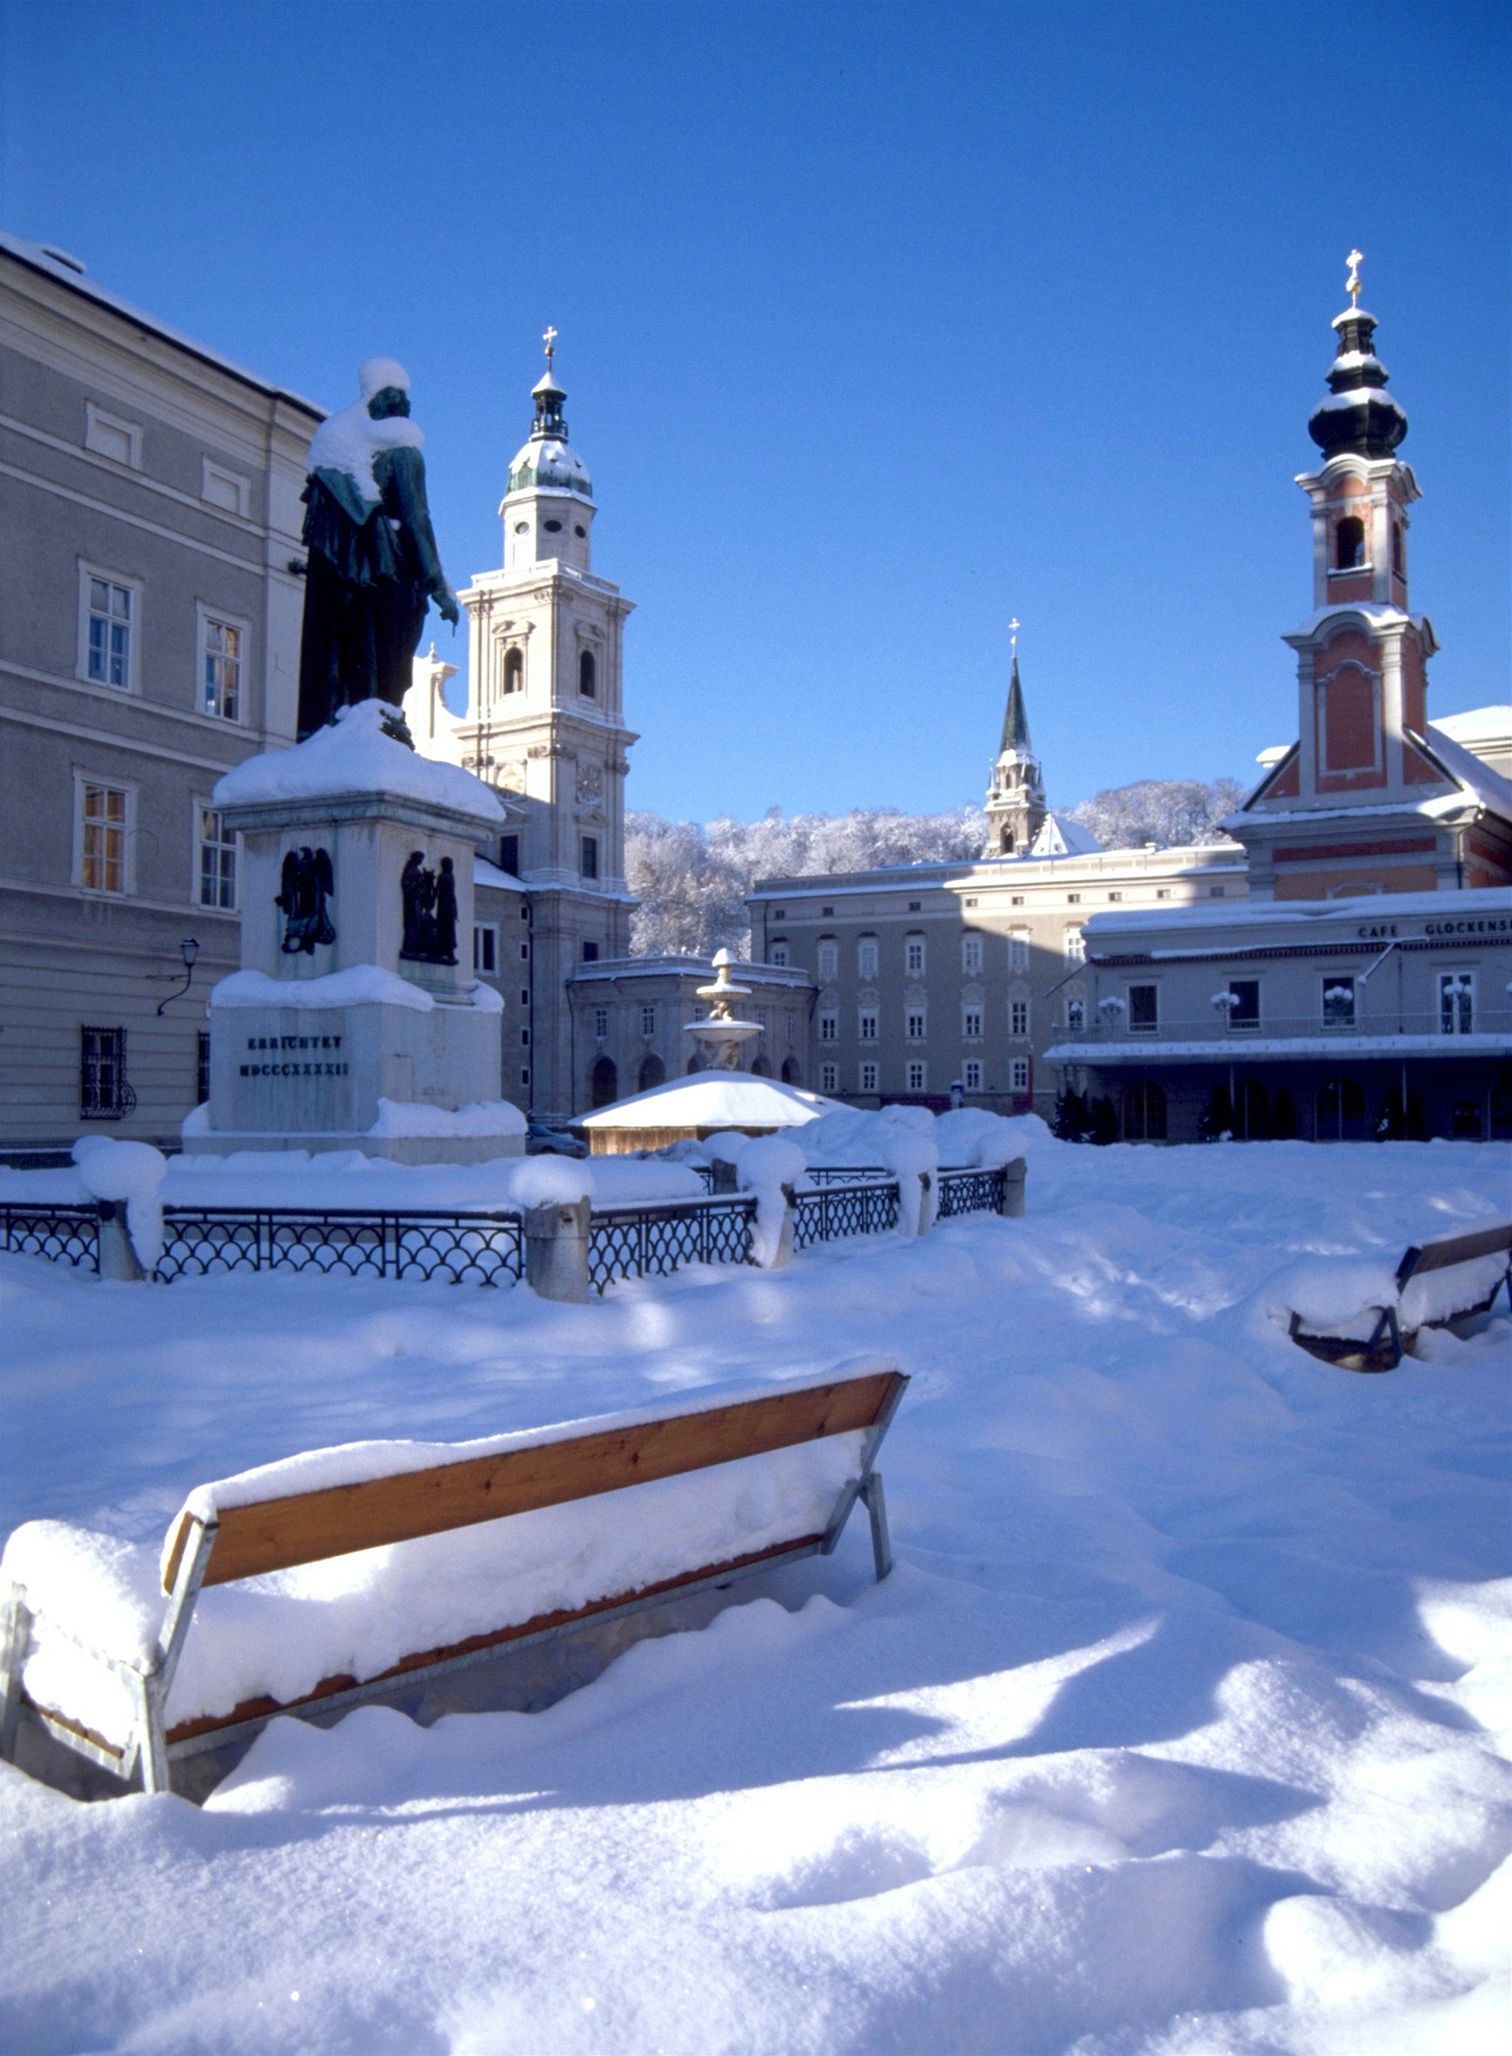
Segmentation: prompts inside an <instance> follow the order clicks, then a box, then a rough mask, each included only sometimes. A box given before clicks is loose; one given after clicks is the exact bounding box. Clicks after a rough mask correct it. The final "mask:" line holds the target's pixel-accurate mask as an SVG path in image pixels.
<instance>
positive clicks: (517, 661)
mask: <svg viewBox="0 0 1512 2056" xmlns="http://www.w3.org/2000/svg"><path fill="white" fill-rule="evenodd" d="M504 690H505V692H523V691H524V690H525V652H524V651H523V650H522V649H519V648H515V649H512V650H506V651H505V652H504Z"/></svg>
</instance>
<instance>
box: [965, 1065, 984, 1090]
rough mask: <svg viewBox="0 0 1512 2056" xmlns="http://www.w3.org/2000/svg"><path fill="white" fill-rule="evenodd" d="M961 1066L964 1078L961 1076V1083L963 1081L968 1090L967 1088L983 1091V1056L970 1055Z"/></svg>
mask: <svg viewBox="0 0 1512 2056" xmlns="http://www.w3.org/2000/svg"><path fill="white" fill-rule="evenodd" d="M961 1068H962V1078H961V1083H962V1084H963V1085H964V1086H965V1088H966V1090H967V1091H968V1092H980V1091H981V1089H982V1060H981V1058H980V1057H968V1058H967V1059H966V1062H965V1063H964V1064H963V1065H962V1067H961Z"/></svg>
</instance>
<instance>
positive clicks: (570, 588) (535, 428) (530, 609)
mask: <svg viewBox="0 0 1512 2056" xmlns="http://www.w3.org/2000/svg"><path fill="white" fill-rule="evenodd" d="M545 341H546V370H545V373H544V375H543V376H542V377H541V378H540V380H539V381H538V382H537V384H536V386H535V389H534V391H533V392H532V394H531V398H532V401H533V402H534V408H535V419H534V421H533V423H532V426H531V430H530V434H529V436H528V437H527V439H526V441H525V443H524V444H523V445H522V447H521V448H520V449H519V450H518V451H517V452H516V454H515V457H514V460H513V462H512V463H511V464H510V467H509V476H508V481H507V485H506V488H505V493H504V498H503V500H502V501H501V502H500V505H499V514H500V517H501V519H502V521H503V525H504V537H503V542H504V547H503V565H502V568H501V569H499V570H497V571H486V572H480V573H479V574H478V575H477V576H476V577H475V578H474V579H473V581H472V583H471V584H470V585H469V586H467V588H466V589H465V590H464V591H463V592H461V593H459V594H458V598H459V600H460V601H461V603H462V605H463V606H464V607H465V608H466V609H467V617H468V656H469V665H470V689H469V703H468V711H467V715H466V717H465V719H463V720H462V721H460V722H459V723H458V724H457V726H456V728H455V730H454V737H453V741H454V747H455V748H456V749H457V751H458V753H459V755H460V760H461V762H462V763H463V764H464V765H465V766H466V767H467V768H468V769H469V770H470V771H475V772H476V773H477V774H478V776H479V777H480V778H483V779H485V780H486V781H487V782H488V783H489V784H490V785H492V786H493V787H494V788H495V790H496V791H497V792H498V794H499V797H500V799H501V800H502V801H503V802H504V806H505V809H506V815H507V818H506V822H505V828H504V833H503V834H502V836H501V837H500V843H499V849H498V851H497V852H496V860H497V862H498V864H499V866H500V868H501V869H502V870H503V871H505V872H508V873H510V874H512V875H513V876H514V877H517V878H518V879H519V880H520V881H521V883H522V884H523V885H524V886H526V887H527V888H528V898H529V910H530V928H531V935H530V990H531V991H532V993H533V994H534V996H535V1000H536V1004H535V1005H534V1006H533V1007H532V1008H531V1023H532V1026H531V1036H532V1068H533V1070H534V1074H535V1075H534V1079H533V1084H532V1104H533V1108H534V1110H535V1111H536V1112H537V1113H538V1114H539V1116H540V1118H541V1119H543V1120H548V1121H550V1120H559V1119H566V1118H567V1117H568V1116H570V1115H571V1114H573V1113H575V1112H577V1111H578V1108H577V1107H576V1105H575V1104H574V1099H575V1092H574V1085H573V1069H572V1062H571V1024H570V1010H569V1008H568V1005H567V1002H566V985H567V981H568V980H569V979H570V978H571V977H572V976H573V975H574V974H575V973H576V971H577V970H578V968H579V967H580V965H582V964H583V963H591V962H595V961H598V960H601V959H607V958H611V957H623V956H625V955H627V954H628V951H629V942H630V913H631V908H632V906H633V904H634V902H633V901H632V899H631V897H630V895H629V893H628V891H627V890H626V887H625V802H624V789H625V776H626V773H627V772H628V771H629V768H630V766H629V762H628V760H627V754H626V753H627V751H628V750H629V748H630V745H631V744H632V743H633V742H634V741H635V740H636V738H635V736H634V735H633V734H632V733H631V732H630V730H629V729H627V728H626V727H625V724H624V713H623V699H622V693H621V680H622V672H623V660H624V632H625V619H626V616H627V615H628V614H629V613H630V611H631V608H632V605H633V603H632V602H631V601H629V600H627V599H625V598H624V597H623V595H622V594H621V592H620V590H619V587H618V586H616V585H613V584H611V583H610V581H609V580H608V579H606V578H600V577H599V576H598V575H597V574H596V573H595V572H594V570H593V565H592V535H593V519H594V515H595V513H596V512H597V509H596V507H595V505H594V501H593V487H592V483H591V481H590V479H589V476H588V469H587V466H586V465H585V464H584V462H583V460H582V458H581V457H580V456H579V455H578V453H577V452H576V451H575V450H574V449H573V448H572V445H571V443H570V442H569V440H568V433H567V421H566V418H565V416H564V414H563V411H562V409H563V403H564V402H565V400H566V398H567V395H566V393H565V392H564V390H563V389H562V387H561V386H560V385H558V383H557V380H556V373H555V369H554V356H555V343H556V331H555V330H554V329H548V330H547V331H546V337H545Z"/></svg>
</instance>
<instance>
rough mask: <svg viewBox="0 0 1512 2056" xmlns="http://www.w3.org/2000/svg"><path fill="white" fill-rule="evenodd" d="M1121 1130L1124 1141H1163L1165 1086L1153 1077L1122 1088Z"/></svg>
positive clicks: (1164, 1135) (1164, 1132)
mask: <svg viewBox="0 0 1512 2056" xmlns="http://www.w3.org/2000/svg"><path fill="white" fill-rule="evenodd" d="M1123 1132H1124V1141H1125V1142H1164V1141H1165V1139H1166V1096H1165V1087H1164V1086H1163V1085H1158V1084H1156V1083H1155V1081H1154V1080H1153V1079H1151V1080H1149V1081H1147V1082H1145V1083H1143V1084H1136V1085H1129V1086H1126V1087H1125V1088H1124V1096H1123Z"/></svg>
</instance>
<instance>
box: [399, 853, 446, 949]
mask: <svg viewBox="0 0 1512 2056" xmlns="http://www.w3.org/2000/svg"><path fill="white" fill-rule="evenodd" d="M399 897H400V900H401V902H402V904H403V909H404V934H403V940H402V941H401V943H400V945H399V954H400V956H401V957H406V958H408V959H409V960H410V962H411V963H418V964H454V963H455V962H456V961H457V879H456V872H455V869H454V867H453V864H452V860H451V858H450V857H443V858H442V859H441V871H440V875H439V876H438V875H437V874H436V873H435V872H434V871H432V870H431V868H430V866H429V865H428V864H427V863H426V861H425V854H424V852H423V851H422V850H411V851H410V854H409V858H408V861H407V862H406V864H405V866H404V869H403V871H402V872H401V873H400V876H399Z"/></svg>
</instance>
